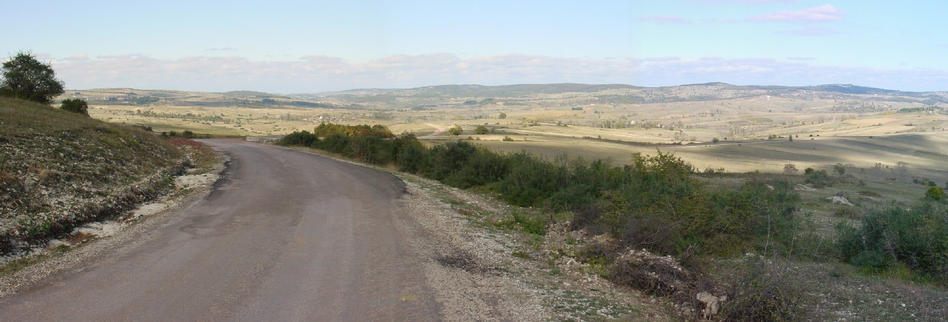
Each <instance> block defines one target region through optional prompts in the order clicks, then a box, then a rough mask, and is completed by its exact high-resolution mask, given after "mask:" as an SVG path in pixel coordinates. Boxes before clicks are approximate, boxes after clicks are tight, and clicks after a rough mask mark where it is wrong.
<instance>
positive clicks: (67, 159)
mask: <svg viewBox="0 0 948 322" xmlns="http://www.w3.org/2000/svg"><path fill="white" fill-rule="evenodd" d="M195 149H197V148H196V147H193V146H190V144H189V143H187V142H186V141H182V140H177V141H176V139H171V140H169V139H162V138H160V137H158V136H156V135H154V134H153V133H149V132H146V131H144V130H143V129H138V128H133V127H128V126H122V125H115V124H109V123H105V122H102V121H98V120H95V119H91V118H89V117H86V116H84V115H80V114H76V113H70V112H66V111H62V110H59V109H55V108H51V107H49V106H46V105H42V104H36V103H32V102H28V101H23V100H16V99H8V98H0V255H8V254H11V253H14V252H17V251H20V250H23V249H26V248H29V247H30V246H31V245H36V244H42V243H44V242H45V241H46V240H48V239H49V238H53V237H56V236H60V235H62V234H64V233H67V232H70V231H72V230H73V229H74V228H75V227H77V226H79V225H82V224H84V223H87V222H91V221H96V220H102V219H105V218H110V217H112V216H115V215H117V214H120V213H122V212H123V211H126V210H129V209H131V208H132V207H134V206H135V205H136V204H139V203H141V202H144V201H148V200H152V199H155V198H156V197H158V196H159V195H161V194H162V193H163V192H166V191H168V190H169V189H171V188H172V187H174V184H173V179H172V178H173V176H175V175H178V174H181V173H183V172H184V171H185V169H186V168H187V167H188V166H189V165H190V164H191V163H194V162H196V161H199V160H197V159H199V158H197V159H196V158H194V157H193V153H191V152H192V151H196V150H195Z"/></svg>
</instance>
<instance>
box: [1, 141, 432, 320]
mask: <svg viewBox="0 0 948 322" xmlns="http://www.w3.org/2000/svg"><path fill="white" fill-rule="evenodd" d="M208 143H209V144H210V145H212V146H213V147H215V148H216V149H219V150H222V151H225V152H227V153H229V154H230V155H231V157H232V164H231V167H230V169H229V170H228V172H229V174H228V175H227V178H228V179H227V180H226V181H224V183H223V184H222V185H221V186H220V187H219V188H218V189H217V190H215V191H214V192H213V193H211V194H210V195H209V196H208V197H207V198H206V199H205V200H203V201H200V202H198V203H196V204H194V205H193V206H191V207H189V208H186V209H183V210H180V213H178V214H174V215H173V216H172V217H171V218H172V219H170V220H169V221H168V222H167V223H165V224H163V225H161V226H160V227H159V228H157V230H155V231H154V232H153V233H151V234H148V235H147V236H146V237H143V238H145V239H144V240H143V242H141V243H137V244H136V245H134V246H126V247H123V248H120V249H119V250H117V251H116V252H114V253H111V254H109V255H107V256H103V258H101V259H99V260H97V261H96V262H95V263H91V264H86V265H82V266H80V267H78V268H76V269H71V270H69V271H67V272H64V273H60V274H58V275H53V276H51V277H50V278H48V279H47V280H46V281H45V282H43V283H41V284H40V285H37V286H36V287H34V288H32V289H29V290H25V291H21V292H20V293H19V294H16V295H12V296H9V297H6V298H3V299H0V321H34V320H35V321H59V320H100V321H101V320H153V321H157V320H160V321H180V320H189V321H193V320H244V321H285V320H346V321H355V320H397V321H419V320H433V319H438V311H439V307H438V304H437V303H436V302H435V301H434V299H433V297H432V294H433V292H432V291H431V289H430V288H429V287H428V286H426V285H425V279H424V276H423V273H422V270H421V268H420V265H418V264H417V263H418V260H417V258H413V257H412V255H411V254H410V252H409V251H408V249H409V248H408V247H409V245H408V240H409V238H410V237H409V236H406V234H407V233H405V232H401V231H399V229H398V228H397V227H398V225H396V224H395V223H394V222H393V221H394V220H395V219H393V216H397V215H398V214H399V212H400V211H403V210H401V209H402V208H400V207H399V206H398V204H397V203H396V202H395V200H396V199H398V198H399V196H400V195H401V194H402V193H403V190H404V187H403V185H402V183H401V182H400V181H399V180H397V179H396V178H394V177H392V176H390V175H387V174H384V173H381V172H378V171H374V170H371V169H367V168H363V167H359V166H354V165H350V164H346V163H342V162H338V161H334V160H330V159H327V158H322V157H319V156H314V155H311V154H305V153H301V152H296V151H292V150H286V149H281V148H278V147H272V146H266V145H260V144H253V143H244V142H238V141H224V140H211V141H208Z"/></svg>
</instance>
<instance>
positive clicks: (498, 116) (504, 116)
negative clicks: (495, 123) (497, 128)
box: [497, 112, 507, 120]
mask: <svg viewBox="0 0 948 322" xmlns="http://www.w3.org/2000/svg"><path fill="white" fill-rule="evenodd" d="M497 118H499V119H501V120H503V119H506V118H507V113H504V112H500V115H497Z"/></svg>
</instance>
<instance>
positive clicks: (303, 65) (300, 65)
mask: <svg viewBox="0 0 948 322" xmlns="http://www.w3.org/2000/svg"><path fill="white" fill-rule="evenodd" d="M808 59H809V58H808ZM811 62H812V61H809V60H803V59H794V58H790V59H785V60H777V59H770V58H757V59H735V58H720V57H708V58H701V59H682V58H677V57H652V58H624V59H587V58H561V57H548V56H537V55H523V54H510V55H497V56H482V57H472V58H461V57H459V56H457V55H453V54H430V55H400V56H391V57H386V58H382V59H377V60H372V61H366V62H352V61H347V60H344V59H341V58H338V57H329V56H306V57H301V58H299V59H297V60H292V61H252V60H248V59H246V58H243V57H237V56H231V57H185V58H180V59H171V60H169V59H155V58H152V57H148V56H142V55H127V56H107V57H95V58H91V57H82V56H77V57H67V58H61V59H53V67H54V69H55V70H56V72H57V74H58V75H59V77H60V78H61V79H63V80H64V81H65V82H66V86H67V87H68V88H71V89H82V88H101V87H133V88H150V89H180V90H200V91H228V90H238V89H250V90H262V91H269V92H276V93H300V92H320V91H330V90H343V89H352V88H373V87H375V88H378V87H383V88H395V87H415V86H426V85H440V84H486V85H497V84H516V83H555V82H577V83H626V84H633V85H644V86H657V85H678V84H688V83H702V82H712V81H721V82H729V83H735V84H762V85H812V84H824V83H854V84H859V85H866V86H877V87H884V88H893V89H903V90H945V89H946V88H944V84H948V72H946V71H939V70H923V69H902V70H882V69H871V68H858V67H835V66H820V65H815V64H812V63H811Z"/></svg>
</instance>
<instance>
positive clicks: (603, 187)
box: [280, 123, 825, 256]
mask: <svg viewBox="0 0 948 322" xmlns="http://www.w3.org/2000/svg"><path fill="white" fill-rule="evenodd" d="M280 142H281V144H287V145H306V146H314V147H317V148H320V149H323V150H326V151H330V152H334V153H339V154H341V155H343V156H346V157H349V158H353V159H357V160H360V161H364V162H369V163H375V164H394V165H396V166H397V167H398V168H399V169H400V170H401V171H406V172H411V173H415V174H419V175H422V176H425V177H427V178H431V179H434V180H439V181H441V182H444V183H445V184H448V185H451V186H455V187H460V188H471V187H482V188H483V189H485V190H488V191H493V192H496V193H498V194H499V196H500V198H501V199H503V200H505V201H506V202H508V203H511V204H513V205H517V206H529V207H543V208H545V209H546V210H547V211H550V212H568V213H571V214H572V217H573V222H572V224H571V226H572V227H573V228H574V229H582V228H588V229H589V230H590V231H595V232H605V233H609V234H610V235H611V236H613V237H614V238H616V239H617V240H618V241H617V242H618V243H619V244H620V245H622V246H623V247H626V248H636V249H641V248H647V249H649V250H651V251H653V252H656V253H658V254H662V255H682V254H685V253H686V252H687V253H688V254H695V255H725V256H728V255H733V254H739V253H742V252H743V251H745V250H747V249H749V248H750V249H757V250H762V251H764V252H765V253H778V252H779V253H788V254H789V253H791V252H792V249H791V246H790V245H792V244H793V241H794V238H796V237H797V235H796V231H797V222H798V221H797V219H796V218H794V216H793V213H794V211H795V210H796V207H795V204H796V203H797V202H798V201H799V197H798V196H797V195H796V193H795V192H794V191H793V189H792V187H791V185H790V183H788V182H768V183H764V182H750V183H748V184H746V185H745V186H743V187H741V188H740V189H724V190H718V189H711V188H707V187H705V186H704V184H702V183H701V182H700V181H698V180H697V179H696V178H695V177H694V168H693V167H692V166H691V165H689V164H687V163H685V162H684V161H682V160H681V159H680V158H678V157H675V156H673V155H671V154H666V153H658V154H657V155H655V156H643V155H638V154H637V155H634V156H633V160H632V162H631V164H629V165H626V166H621V167H615V166H610V165H608V164H606V163H605V162H602V161H594V162H586V161H584V160H581V159H580V160H574V161H572V162H567V161H566V160H567V159H566V158H565V156H563V157H560V158H558V160H557V161H556V162H550V161H546V160H543V159H540V158H537V157H534V156H532V155H530V154H527V153H525V152H521V153H514V154H500V153H496V152H492V151H488V150H486V149H484V148H480V147H478V146H475V145H473V144H471V143H469V142H465V141H456V142H450V143H446V144H441V145H436V146H433V147H430V148H428V147H425V146H424V145H422V144H421V142H419V141H418V139H417V138H416V137H415V136H414V135H412V134H405V135H401V136H398V137H394V136H392V135H391V132H390V131H389V130H388V129H387V128H385V127H383V126H378V125H376V126H368V125H356V126H349V125H338V124H331V123H326V124H321V125H319V126H318V127H316V129H315V132H314V134H309V133H308V132H306V131H302V132H294V133H291V134H290V135H287V136H286V137H284V138H283V139H281V141H280ZM823 173H825V171H823ZM515 219H516V218H515ZM519 224H520V225H522V226H529V227H530V229H531V230H538V229H539V228H537V227H545V225H546V220H543V221H542V225H540V224H536V225H534V224H531V223H528V224H526V225H525V224H523V223H519Z"/></svg>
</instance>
